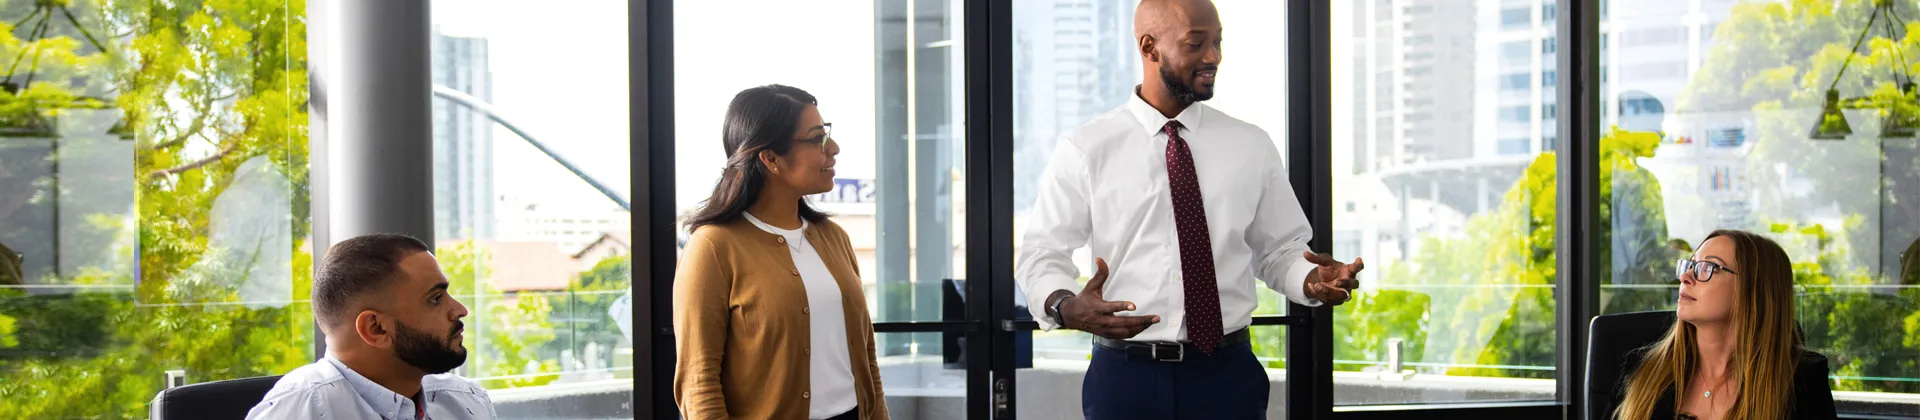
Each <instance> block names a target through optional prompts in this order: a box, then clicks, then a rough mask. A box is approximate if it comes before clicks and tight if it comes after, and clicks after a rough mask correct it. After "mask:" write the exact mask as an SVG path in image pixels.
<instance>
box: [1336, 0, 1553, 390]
mask: <svg viewBox="0 0 1920 420" xmlns="http://www.w3.org/2000/svg"><path fill="white" fill-rule="evenodd" d="M1481 3H1499V2H1481ZM1538 3H1539V2H1538V1H1528V2H1526V4H1525V5H1524V6H1509V7H1507V8H1504V9H1499V13H1500V16H1501V19H1499V20H1494V21H1489V20H1485V19H1474V18H1473V16H1474V15H1475V13H1478V12H1475V11H1474V9H1473V8H1466V7H1462V8H1452V7H1441V8H1436V9H1435V11H1436V13H1435V14H1434V15H1430V16H1427V17H1424V18H1423V19H1427V20H1428V21H1426V22H1420V23H1421V24H1420V25H1414V26H1413V27H1414V28H1416V29H1418V30H1417V31H1412V32H1406V33H1392V32H1380V31H1367V30H1364V29H1365V28H1351V27H1346V26H1345V25H1344V24H1343V23H1344V22H1346V21H1347V20H1348V19H1344V18H1343V17H1344V16H1335V18H1334V19H1331V21H1333V22H1334V23H1333V27H1332V28H1330V32H1331V36H1332V39H1333V40H1334V41H1333V42H1334V44H1333V45H1332V47H1331V49H1332V51H1333V54H1334V56H1333V57H1332V63H1333V66H1334V68H1333V69H1332V71H1333V74H1344V72H1348V71H1350V69H1347V68H1345V67H1343V66H1347V65H1352V64H1351V60H1347V59H1345V58H1346V56H1345V54H1358V52H1349V51H1351V50H1355V49H1356V48H1354V47H1356V46H1364V45H1366V44H1365V43H1367V42H1374V41H1376V40H1377V38H1380V37H1387V38H1398V37H1408V36H1418V35H1423V34H1424V33H1421V32H1419V31H1431V32H1435V33H1436V34H1435V35H1436V37H1437V38H1441V39H1461V40H1462V41H1463V42H1461V43H1459V44H1455V45H1459V46H1460V48H1456V49H1463V51H1460V52H1458V53H1455V52H1451V51H1445V50H1443V49H1442V47H1441V46H1445V45H1449V43H1448V42H1444V41H1443V42H1436V43H1435V44H1434V46H1433V47H1430V48H1432V49H1433V50H1436V51H1435V52H1436V53H1437V57H1438V58H1436V59H1435V60H1432V61H1430V62H1428V64H1423V65H1430V66H1432V67H1434V68H1437V69H1444V70H1441V71H1436V72H1434V73H1433V74H1432V75H1430V76H1428V77H1429V78H1430V81H1427V82H1422V83H1421V84H1420V85H1421V86H1423V87H1424V88H1423V89H1420V90H1418V91H1409V92H1406V93H1404V94H1403V95H1400V96H1395V97H1377V96H1372V95H1359V94H1358V93H1359V92H1360V91H1358V90H1356V89H1359V88H1362V86H1357V85H1364V84H1366V83H1368V82H1370V81H1368V80H1359V81H1354V82H1353V83H1343V82H1341V81H1338V80H1336V81H1335V83H1333V91H1332V99H1331V100H1332V101H1333V105H1334V106H1333V107H1332V108H1331V109H1333V110H1334V112H1335V115H1333V119H1332V121H1334V122H1335V123H1334V127H1333V131H1334V133H1335V134H1334V135H1333V149H1334V156H1335V158H1334V159H1333V162H1334V165H1335V167H1334V168H1333V173H1334V179H1333V184H1334V185H1338V186H1340V188H1338V189H1336V190H1335V192H1334V197H1333V199H1334V200H1343V201H1354V202H1356V203H1358V206H1357V207H1358V208H1359V211H1356V212H1341V213H1337V214H1335V215H1334V219H1333V224H1334V226H1333V232H1334V238H1333V242H1334V243H1336V244H1339V243H1348V244H1350V245H1349V246H1348V248H1345V249H1347V250H1348V252H1355V253H1356V254H1354V255H1337V254H1336V255H1335V257H1339V258H1352V257H1364V258H1366V261H1367V263H1368V267H1367V270H1366V271H1365V272H1362V273H1361V278H1360V284H1361V289H1360V292H1359V293H1358V294H1357V295H1356V298H1355V300H1354V301H1353V302H1350V303H1348V304H1346V305H1342V306H1339V307H1336V308H1334V332H1333V340H1334V344H1333V347H1334V354H1333V357H1334V369H1335V371H1336V372H1335V373H1334V378H1333V381H1334V389H1335V390H1334V393H1333V395H1334V402H1335V404H1340V405H1363V404H1418V403H1446V402H1468V401H1501V400H1506V401H1511V400H1551V399H1553V398H1554V397H1555V394H1554V379H1553V378H1554V363H1555V362H1554V354H1555V349H1554V339H1555V334H1556V332H1555V326H1556V323H1555V319H1554V300H1553V295H1554V287H1555V284H1556V277H1555V275H1554V238H1553V237H1552V235H1550V234H1540V233H1537V232H1551V229H1548V228H1549V227H1551V226H1552V223H1553V218H1554V214H1553V211H1554V209H1553V207H1552V206H1537V205H1533V204H1532V203H1537V202H1541V200H1545V202H1548V203H1551V202H1552V201H1553V200H1554V196H1553V194H1554V193H1553V190H1552V188H1551V187H1550V185H1552V182H1549V181H1542V180H1543V179H1550V178H1551V177H1552V176H1553V171H1554V165H1553V160H1552V159H1553V157H1552V155H1551V154H1542V153H1541V152H1540V150H1539V149H1534V148H1533V146H1534V145H1535V144H1540V143H1542V142H1544V141H1546V139H1547V138H1550V137H1551V136H1553V135H1555V134H1557V133H1556V132H1555V129H1554V128H1553V127H1551V126H1547V127H1542V128H1541V129H1536V128H1535V127H1534V126H1535V125H1536V123H1535V122H1534V120H1533V119H1532V118H1534V117H1533V109H1535V107H1540V106H1542V105H1543V104H1544V103H1546V101H1544V100H1543V97H1541V96H1539V95H1531V94H1529V95H1503V94H1500V92H1501V91H1503V90H1506V89H1513V88H1515V87H1516V86H1518V88H1519V89H1527V88H1530V87H1531V85H1530V84H1531V83H1534V82H1532V80H1531V79H1532V77H1531V76H1532V75H1533V74H1534V73H1532V72H1534V71H1538V72H1541V73H1540V77H1542V78H1544V77H1548V76H1547V74H1550V73H1548V72H1552V71H1553V70H1554V68H1553V66H1554V65H1555V63H1554V62H1552V61H1544V62H1540V63H1539V66H1540V68H1539V69H1537V70H1535V69H1527V71H1525V72H1519V73H1515V72H1514V71H1515V70H1519V69H1511V68H1508V67H1506V66H1505V65H1504V63H1503V60H1501V59H1498V58H1496V59H1493V60H1488V59H1485V58H1487V57H1489V56H1492V57H1503V56H1505V55H1508V54H1509V52H1508V50H1509V49H1513V50H1516V51H1514V52H1513V53H1511V54H1513V55H1515V56H1527V55H1531V54H1532V53H1533V51H1534V50H1535V48H1536V47H1535V46H1534V45H1533V44H1532V43H1536V42H1542V43H1544V42H1549V41H1548V39H1549V37H1551V36H1553V33H1552V31H1541V30H1537V28H1536V27H1535V26H1533V24H1532V21H1531V19H1532V16H1533V13H1534V6H1533V5H1534V4H1538ZM1459 9H1464V10H1459ZM1336 10H1338V9H1336ZM1353 12H1356V13H1357V12H1358V11H1353ZM1456 13H1457V14H1458V15H1454V14H1456ZM1456 22H1480V23H1479V24H1478V25H1479V26H1480V27H1478V28H1475V27H1474V26H1473V25H1472V24H1469V25H1467V26H1466V27H1457V25H1453V24H1452V23H1456ZM1456 34H1457V35H1456ZM1474 39H1483V40H1488V39H1491V40H1498V41H1499V42H1475V41H1474ZM1529 59H1531V58H1530V57H1529ZM1404 81H1405V80H1401V79H1391V78H1390V79H1387V80H1383V81H1379V82H1378V83H1389V84H1391V83H1401V82H1404ZM1515 83H1518V84H1517V85H1516V84H1515ZM1546 86H1547V87H1549V88H1545V89H1541V90H1543V91H1546V92H1552V89H1551V88H1550V86H1551V85H1550V84H1549V85H1546ZM1364 88H1369V89H1370V88H1372V86H1370V85H1369V86H1364ZM1344 101H1356V102H1361V103H1364V104H1366V105H1365V106H1359V107H1346V106H1342V104H1344V103H1345V102H1344ZM1412 101H1433V102H1434V103H1435V104H1437V106H1434V107H1427V108H1423V109H1422V112H1425V113H1428V114H1429V115H1428V117H1429V118H1430V121H1429V122H1428V123H1426V124H1424V125H1423V126H1422V127H1421V128H1420V129H1419V130H1401V131H1373V132H1372V133H1371V137H1372V138H1371V139H1367V140H1366V141H1368V142H1371V144H1368V145H1366V147H1364V148H1363V147H1362V145H1363V142H1362V141H1360V140H1359V139H1353V138H1351V137H1348V136H1343V135H1341V134H1340V133H1342V132H1344V131H1348V130H1352V128H1349V127H1345V126H1344V125H1345V124H1344V123H1345V122H1347V121H1354V120H1353V119H1350V118H1345V116H1343V115H1340V114H1339V113H1340V112H1344V111H1345V110H1347V109H1361V110H1365V109H1401V108H1403V107H1404V105H1403V104H1402V103H1403V102H1412ZM1360 121H1364V120H1360ZM1345 153H1381V154H1386V155H1388V157H1386V158H1382V159H1378V160H1375V161H1373V162H1372V163H1373V165H1372V167H1356V168H1348V167H1345V166H1344V165H1346V164H1347V163H1348V162H1352V161H1354V159H1345V158H1342V156H1343V154H1345ZM1542 186H1548V187H1545V188H1542Z"/></svg>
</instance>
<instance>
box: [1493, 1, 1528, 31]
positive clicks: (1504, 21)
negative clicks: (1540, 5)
mask: <svg viewBox="0 0 1920 420" xmlns="http://www.w3.org/2000/svg"><path fill="white" fill-rule="evenodd" d="M1531 26H1533V8H1531V7H1525V6H1521V7H1509V8H1506V9H1502V10H1500V27H1501V28H1504V29H1525V28H1527V27H1531Z"/></svg>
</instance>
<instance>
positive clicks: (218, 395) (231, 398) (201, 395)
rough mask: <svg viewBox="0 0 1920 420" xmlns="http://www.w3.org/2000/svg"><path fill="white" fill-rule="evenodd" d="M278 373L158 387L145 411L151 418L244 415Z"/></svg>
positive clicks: (210, 418) (172, 419)
mask: <svg viewBox="0 0 1920 420" xmlns="http://www.w3.org/2000/svg"><path fill="white" fill-rule="evenodd" d="M276 382H280V376H279V375H274V376H260V377H253V378H244V379H234V380H228V381H219V382H207V383H198V384H193V385H186V386H180V387H175V388H170V389H167V390H164V391H160V393H159V394H157V395H154V396H153V405H152V406H151V407H149V408H148V414H149V415H150V416H151V417H152V419H153V420H183V419H193V420H199V419H208V420H220V419H244V418H246V417H247V410H251V409H253V406H254V404H259V403H260V399H261V398H264V397H266V396H267V391H270V390H272V389H273V384H274V383H276Z"/></svg>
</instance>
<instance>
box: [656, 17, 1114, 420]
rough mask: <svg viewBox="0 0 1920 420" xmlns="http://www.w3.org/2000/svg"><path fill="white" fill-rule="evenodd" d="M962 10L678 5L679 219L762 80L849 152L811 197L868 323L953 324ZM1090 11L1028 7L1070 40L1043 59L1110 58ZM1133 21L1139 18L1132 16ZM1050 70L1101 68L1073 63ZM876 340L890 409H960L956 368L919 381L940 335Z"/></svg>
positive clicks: (914, 412)
mask: <svg viewBox="0 0 1920 420" xmlns="http://www.w3.org/2000/svg"><path fill="white" fill-rule="evenodd" d="M961 3H962V2H960V1H953V0H912V1H908V0H888V1H880V2H837V3H834V6H831V7H822V6H821V5H820V4H816V3H814V2H793V1H781V0H754V1H749V2H714V1H704V0H681V1H676V2H674V20H675V22H677V24H675V25H674V30H675V32H674V37H673V38H674V42H675V43H676V45H677V46H676V47H675V57H674V65H675V66H676V70H675V72H674V79H675V80H674V83H675V85H674V86H675V87H674V89H675V92H674V97H675V105H676V106H675V115H674V120H675V127H676V130H678V135H676V136H675V140H674V141H675V142H676V143H675V157H674V161H675V163H674V165H675V166H674V168H675V169H674V170H675V178H676V180H675V182H676V184H677V185H676V186H675V189H676V193H675V195H674V196H675V198H674V200H675V203H674V206H675V209H676V211H677V212H678V213H679V216H680V218H681V220H680V221H682V222H683V221H684V218H685V217H686V216H687V215H689V214H690V213H691V212H692V211H693V210H695V209H697V208H698V207H699V206H700V205H701V204H702V202H703V201H705V200H706V199H707V197H708V196H709V195H710V194H711V193H712V192H713V189H714V185H715V183H716V182H717V181H718V180H719V179H720V172H721V169H722V167H723V166H724V165H725V162H726V159H727V156H726V155H725V153H724V146H723V145H722V143H721V141H722V138H721V134H722V133H721V127H722V121H723V120H724V119H725V116H726V112H727V104H728V103H729V102H730V101H731V100H732V99H733V97H734V95H736V94H738V93H739V92H740V91H741V90H744V89H747V88H750V87H755V86H762V85H766V84H782V85H788V86H793V87H797V88H800V89H803V90H806V91H807V92H808V93H811V94H812V95H813V96H814V97H815V98H816V99H818V102H819V111H820V113H821V116H822V117H824V118H825V119H826V121H827V122H830V123H833V133H832V134H833V140H834V142H835V143H837V144H839V146H840V154H839V155H838V156H837V157H836V159H835V164H834V170H835V175H834V177H835V186H834V189H833V190H832V191H829V192H827V193H824V194H820V195H815V196H811V197H808V198H807V200H808V202H809V203H810V204H811V205H812V206H814V208H816V209H819V210H822V211H824V212H827V213H829V214H831V215H832V218H833V221H834V223H836V224H839V225H840V227H841V228H842V229H844V230H846V232H847V236H848V239H849V240H850V241H851V242H852V245H853V249H854V254H855V255H856V258H857V259H858V265H859V268H860V274H861V281H860V282H861V285H862V287H863V291H864V294H865V295H866V299H867V309H868V311H869V314H870V315H871V317H872V318H873V321H874V322H908V321H940V320H943V319H945V317H946V315H945V312H944V310H945V309H946V308H948V307H949V306H953V305H960V304H961V301H960V299H961V297H962V296H963V295H959V294H956V293H952V292H950V291H951V290H964V289H960V288H961V287H963V286H962V285H963V284H964V283H963V282H964V281H966V280H967V276H966V270H965V267H966V265H965V264H964V262H965V259H964V257H965V255H966V249H965V248H964V246H963V244H964V243H965V237H964V233H965V228H966V223H965V220H966V213H965V209H966V199H967V197H966V196H965V194H964V193H963V192H964V191H965V184H964V183H962V182H961V181H962V180H964V179H966V173H965V168H966V160H965V154H964V148H963V146H964V143H963V139H964V138H965V130H964V127H963V126H962V125H961V124H962V122H963V120H962V119H961V116H962V114H963V112H964V111H965V110H964V108H963V106H962V105H964V102H963V97H962V92H964V89H965V87H966V85H965V83H964V79H963V78H962V77H961V76H962V71H963V66H964V64H965V63H964V62H963V61H962V59H963V51H964V45H963V37H962V36H961V35H962V34H961V31H962V29H963V28H964V27H965V25H964V22H963V21H962V20H961V17H962V13H961V12H962V11H961V6H962V4H961ZM1056 5H1061V6H1071V7H1056ZM1085 6H1089V4H1084V3H1081V2H1033V3H1032V4H1030V5H1027V6H1022V7H1031V9H1022V10H1040V12H1036V13H1041V14H1043V15H1045V16H1047V17H1048V19H1046V22H1047V25H1048V26H1047V27H1046V28H1045V30H1044V31H1042V32H1039V33H1043V34H1045V35H1044V38H1047V39H1054V38H1056V37H1057V39H1061V40H1062V41H1061V42H1059V43H1057V44H1056V45H1053V47H1055V48H1053V49H1050V50H1049V54H1050V55H1049V57H1050V59H1049V61H1048V63H1050V64H1051V63H1055V62H1056V61H1053V60H1058V62H1060V63H1068V62H1087V60H1092V59H1094V57H1098V56H1100V55H1101V54H1112V53H1113V52H1112V51H1108V50H1111V49H1112V48H1097V47H1101V45H1102V44H1101V43H1100V42H1098V41H1097V39H1098V38H1095V37H1094V36H1093V35H1089V34H1099V35H1101V36H1105V37H1112V36H1113V35H1111V34H1105V33H1101V32H1097V31H1096V29H1098V28H1102V27H1105V26H1106V25H1110V24H1112V23H1113V22H1121V20H1112V19H1115V18H1116V16H1117V15H1112V14H1110V13H1111V12H1110V11H1105V10H1104V9H1102V8H1101V6H1100V5H1097V4H1094V5H1092V6H1093V7H1085ZM1128 10H1129V11H1131V6H1129V8H1128ZM743 11H750V12H743ZM1056 17H1057V18H1058V19H1054V18H1056ZM1125 19H1126V20H1124V21H1126V22H1131V16H1130V15H1129V16H1126V17H1125ZM712 22H727V24H725V25H714V24H711V23H712ZM799 22H804V24H800V23H799ZM796 25H798V26H796ZM802 27H804V28H807V29H804V30H801V29H796V30H791V31H784V32H782V34H783V35H782V36H780V37H777V38H768V37H766V36H765V35H764V33H760V32H752V31H747V32H742V31H741V30H740V28H802ZM1130 34H1131V32H1129V35H1127V37H1130V36H1131V35H1130ZM1034 36H1035V37H1040V35H1034ZM1115 48H1118V47H1115ZM1047 76H1048V78H1047V80H1049V81H1051V80H1053V77H1063V78H1070V79H1074V80H1078V79H1079V78H1083V77H1084V78H1095V79H1098V78H1099V77H1100V76H1098V75H1095V74H1091V73H1075V72H1064V71H1063V72H1057V73H1048V74H1047ZM1072 93H1074V92H1060V94H1063V95H1065V94H1072ZM1081 106H1091V104H1090V103H1082V102H1073V101H1068V102H1067V103H1066V104H1065V105H1063V108H1062V111H1060V112H1067V111H1066V110H1070V109H1078V108H1072V107H1081ZM622 121H623V122H624V119H623V120H622ZM1015 156H1016V158H1015V159H1016V160H1020V159H1024V158H1023V157H1020V156H1023V155H1022V154H1019V153H1016V154H1015ZM675 230H676V231H678V232H685V226H684V224H680V223H676V225H675ZM980 298H985V297H984V296H983V297H980ZM962 307H964V306H962ZM955 320H956V321H957V320H958V319H955ZM875 338H876V342H877V343H878V348H877V349H876V350H877V351H878V355H877V356H878V358H879V362H880V365H881V366H882V383H883V384H884V385H885V387H886V389H885V390H884V391H885V393H886V394H887V398H888V400H889V403H890V404H889V405H890V407H889V408H890V409H891V410H892V412H893V416H894V418H922V417H934V415H933V414H934V413H937V412H940V410H942V409H949V410H952V409H957V407H960V406H961V405H962V402H963V401H964V395H965V393H964V384H965V383H966V381H965V380H964V377H965V375H964V371H963V370H955V371H944V372H945V373H943V374H939V375H934V374H924V375H923V374H921V373H926V372H943V371H942V369H944V368H943V367H942V363H944V361H943V359H944V357H943V356H950V357H954V358H958V357H959V354H960V353H959V351H958V350H957V349H947V348H946V347H945V346H946V345H948V344H949V343H948V342H947V341H946V340H945V339H944V337H943V336H942V334H938V333H916V334H881V335H880V336H878V337H875ZM956 360H957V359H956ZM896 399H900V401H895V400H896Z"/></svg>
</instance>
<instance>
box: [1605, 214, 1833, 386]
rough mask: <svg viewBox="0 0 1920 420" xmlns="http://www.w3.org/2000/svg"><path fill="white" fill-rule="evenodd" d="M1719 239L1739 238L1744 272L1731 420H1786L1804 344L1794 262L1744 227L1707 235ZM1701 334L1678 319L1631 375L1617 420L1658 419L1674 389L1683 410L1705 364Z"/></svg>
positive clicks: (1737, 252) (1732, 363) (1738, 291)
mask: <svg viewBox="0 0 1920 420" xmlns="http://www.w3.org/2000/svg"><path fill="white" fill-rule="evenodd" d="M1719 237H1726V238H1727V239H1730V240H1732V241H1733V245H1734V246H1733V250H1734V258H1733V260H1734V263H1735V264H1739V266H1740V268H1741V273H1740V274H1739V275H1740V281H1736V282H1734V296H1735V297H1734V302H1733V313H1732V319H1733V330H1734V331H1737V332H1738V333H1736V334H1737V335H1738V338H1737V339H1735V340H1734V346H1733V357H1730V358H1728V359H1727V364H1728V365H1729V366H1727V375H1729V381H1730V382H1733V383H1736V384H1739V388H1738V390H1739V391H1738V392H1735V393H1734V401H1733V407H1732V408H1730V409H1728V411H1727V414H1728V416H1727V418H1734V419H1782V418H1787V416H1789V415H1790V414H1791V413H1792V412H1791V411H1790V409H1791V407H1790V406H1789V404H1791V401H1793V399H1792V397H1793V395H1792V394H1793V373H1794V370H1795V368H1796V367H1798V366H1799V360H1800V352H1801V340H1802V339H1801V337H1800V330H1799V329H1797V328H1795V327H1794V325H1795V324H1794V314H1793V263H1792V262H1791V261H1789V260H1788V259H1787V253H1786V252H1785V251H1782V250H1781V249H1780V244H1777V243H1774V242H1773V240H1770V239H1767V238H1765V237H1762V236H1759V235H1755V234H1753V233H1749V232H1745V231H1738V230H1718V231H1714V232H1713V234H1711V235H1707V239H1713V238H1719ZM1702 244H1705V241H1702ZM1696 334H1697V332H1696V331H1695V330H1694V327H1693V325H1692V324H1688V323H1687V322H1686V321H1680V320H1678V319H1676V320H1674V323H1673V327H1672V328H1670V329H1668V330H1667V335H1666V337H1665V338H1662V339H1660V341H1659V342H1656V343H1654V344H1653V345H1652V346H1649V347H1648V348H1647V350H1646V354H1645V356H1644V358H1643V359H1641V362H1640V367H1639V368H1636V369H1634V371H1633V373H1632V374H1631V376H1629V377H1628V378H1629V379H1628V380H1627V393H1626V394H1627V395H1626V398H1624V399H1623V400H1622V401H1621V404H1620V407H1619V408H1618V409H1616V410H1615V411H1614V413H1613V417H1614V418H1615V419H1646V418H1652V417H1653V408H1654V405H1656V404H1658V403H1659V401H1660V399H1661V397H1663V395H1662V394H1663V393H1666V392H1668V390H1669V389H1671V390H1672V392H1673V395H1672V397H1673V401H1674V404H1675V405H1676V409H1677V408H1678V407H1677V406H1678V405H1679V404H1680V402H1681V401H1685V398H1684V396H1683V394H1684V393H1685V392H1686V390H1687V383H1688V382H1687V381H1688V380H1689V379H1691V378H1690V377H1691V376H1692V374H1693V372H1694V370H1696V369H1697V368H1699V367H1700V366H1699V364H1700V353H1699V350H1698V347H1697V345H1698V344H1699V342H1698V341H1697V335H1696Z"/></svg>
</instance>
